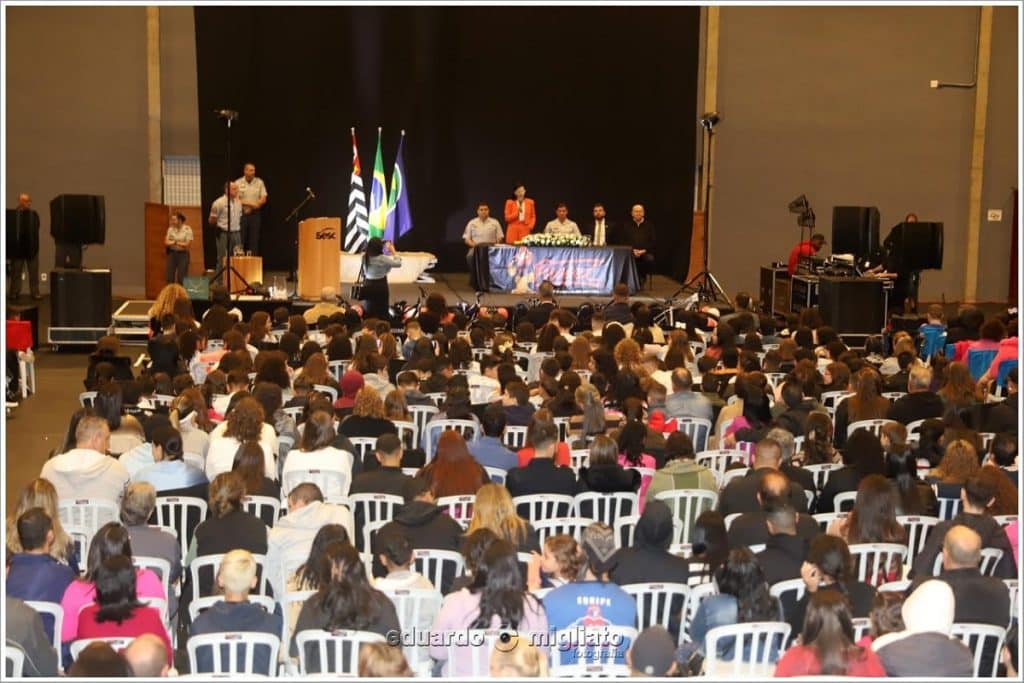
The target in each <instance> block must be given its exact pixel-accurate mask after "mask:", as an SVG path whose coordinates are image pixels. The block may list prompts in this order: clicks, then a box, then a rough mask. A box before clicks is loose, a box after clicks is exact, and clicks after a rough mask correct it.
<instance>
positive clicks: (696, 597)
mask: <svg viewBox="0 0 1024 683" xmlns="http://www.w3.org/2000/svg"><path fill="white" fill-rule="evenodd" d="M682 550H684V549H683V548H677V547H673V548H670V549H669V551H670V552H671V553H672V554H673V555H680V556H682V555H688V554H689V553H683V552H679V551H682ZM712 595H718V584H717V583H716V582H715V581H714V580H712V581H708V582H706V583H698V584H696V585H693V584H691V585H690V600H689V601H688V602H687V603H686V609H685V610H684V611H683V626H682V630H683V638H684V639H685V640H687V641H689V640H690V624H692V623H693V618H694V617H695V616H696V615H697V609H698V608H699V607H700V603H701V602H702V601H703V600H704V599H705V598H710V597H711V596H712Z"/></svg>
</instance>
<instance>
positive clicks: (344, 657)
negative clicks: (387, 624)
mask: <svg viewBox="0 0 1024 683" xmlns="http://www.w3.org/2000/svg"><path fill="white" fill-rule="evenodd" d="M295 642H296V646H297V647H298V650H299V675H300V676H308V675H310V674H324V673H330V674H334V675H345V676H356V675H358V673H359V648H360V647H362V645H363V643H383V642H386V641H385V640H384V636H382V635H380V634H379V633H373V632H371V631H343V630H338V631H323V630H320V629H309V630H306V631H299V632H298V633H296V634H295ZM310 651H313V652H316V654H317V658H316V659H315V660H314V661H311V660H312V659H313V658H312V657H311V656H310ZM332 661H333V663H332ZM314 663H315V667H314V670H311V669H310V665H311V664H314Z"/></svg>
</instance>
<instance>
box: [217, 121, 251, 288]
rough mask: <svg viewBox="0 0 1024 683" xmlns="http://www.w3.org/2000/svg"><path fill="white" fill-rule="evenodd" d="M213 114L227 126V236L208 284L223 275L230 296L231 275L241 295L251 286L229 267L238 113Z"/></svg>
mask: <svg viewBox="0 0 1024 683" xmlns="http://www.w3.org/2000/svg"><path fill="white" fill-rule="evenodd" d="M214 113H216V114H217V116H218V117H220V118H222V119H224V123H226V124H227V128H225V130H224V139H225V141H226V144H227V155H226V156H227V167H228V173H227V177H228V180H227V185H226V186H227V191H226V192H225V196H226V197H227V200H228V229H227V231H226V232H227V235H226V237H225V241H226V242H227V244H226V248H225V249H224V263H218V264H217V271H216V272H215V273H214V274H213V277H211V278H210V284H213V283H214V282H216V281H217V280H219V279H220V276H221V275H224V284H225V288H226V289H227V290H228V294H229V295H230V294H231V276H232V275H234V276H235V277H237V278H238V280H239V281H240V282H241V283H242V285H243V288H242V290H241V291H242V292H243V293H244V292H247V291H250V290H252V285H250V284H249V283H248V282H247V281H246V279H245V278H244V277H242V274H241V273H239V272H238V271H237V270H235V267H234V266H232V265H231V252H232V251H233V249H231V182H232V181H231V122H232V121H234V120H235V118H237V117H238V112H234V111H230V110H228V109H221V110H218V111H216V112H214ZM238 218H239V221H241V218H242V217H241V216H239V217H238ZM218 229H219V228H218ZM238 236H239V239H241V236H242V233H241V231H239V233H238Z"/></svg>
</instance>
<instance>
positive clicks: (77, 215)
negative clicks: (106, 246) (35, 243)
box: [50, 194, 107, 244]
mask: <svg viewBox="0 0 1024 683" xmlns="http://www.w3.org/2000/svg"><path fill="white" fill-rule="evenodd" d="M106 231H107V213H106V209H105V207H104V200H103V197H102V196H101V195H94V194H61V195H57V196H56V197H54V198H53V199H51V200H50V235H52V236H53V241H54V242H63V243H66V244H103V241H104V238H105V237H106Z"/></svg>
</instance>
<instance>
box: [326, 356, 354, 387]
mask: <svg viewBox="0 0 1024 683" xmlns="http://www.w3.org/2000/svg"><path fill="white" fill-rule="evenodd" d="M351 362H352V361H347V360H329V361H327V370H328V371H329V372H330V373H331V375H333V376H334V381H335V382H341V376H342V375H344V374H345V371H346V370H347V369H348V366H349V364H350V363H351Z"/></svg>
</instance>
